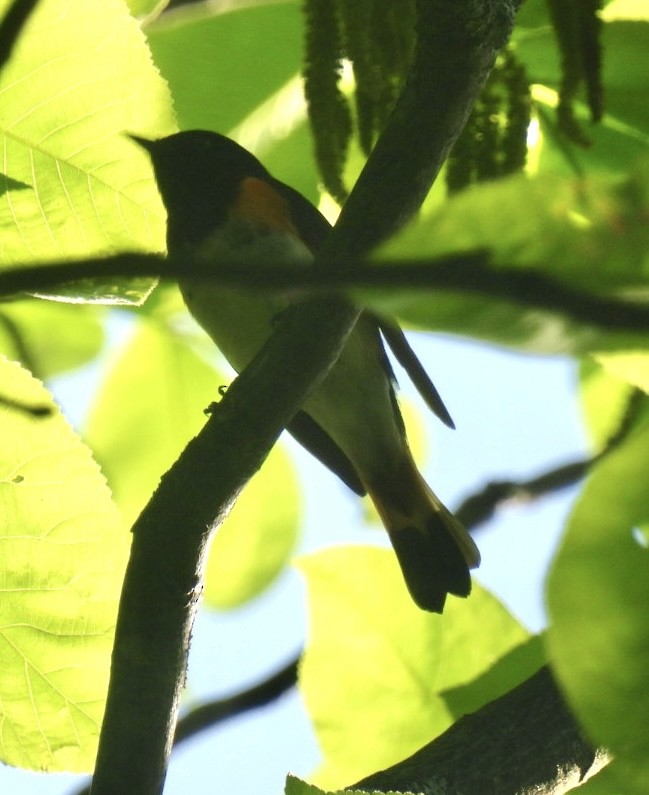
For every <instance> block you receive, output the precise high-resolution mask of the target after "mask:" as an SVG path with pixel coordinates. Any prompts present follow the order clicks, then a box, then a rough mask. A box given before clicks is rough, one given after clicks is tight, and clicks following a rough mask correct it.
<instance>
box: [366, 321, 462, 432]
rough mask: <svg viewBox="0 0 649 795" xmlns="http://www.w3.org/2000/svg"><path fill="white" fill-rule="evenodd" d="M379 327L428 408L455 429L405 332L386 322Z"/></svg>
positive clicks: (445, 423) (382, 322)
mask: <svg viewBox="0 0 649 795" xmlns="http://www.w3.org/2000/svg"><path fill="white" fill-rule="evenodd" d="M379 327H380V329H381V334H383V337H384V339H385V341H386V342H387V343H388V345H389V346H390V350H391V351H392V353H393V354H394V355H395V357H396V359H397V361H398V362H399V364H400V365H401V366H402V367H403V369H404V370H405V371H406V373H408V377H409V378H410V380H411V381H412V383H413V384H414V385H415V387H416V388H417V391H418V392H419V394H420V395H421V396H422V398H423V399H424V401H425V403H426V405H427V406H428V408H429V409H430V410H431V411H432V412H433V414H435V416H437V417H438V418H439V419H440V420H441V421H442V422H443V423H444V425H447V426H448V427H449V428H455V423H454V422H453V420H452V418H451V415H450V414H449V413H448V409H447V408H446V406H445V405H444V402H443V400H442V398H441V396H440V394H439V392H438V391H437V388H436V387H435V384H433V382H432V381H431V380H430V377H429V375H428V373H427V372H426V371H425V370H424V367H423V365H422V363H421V362H420V361H419V359H418V358H417V355H416V354H415V352H414V351H413V349H412V348H411V347H410V343H409V342H408V340H407V339H406V336H405V334H404V333H403V331H402V330H401V329H400V328H399V326H396V325H394V324H392V323H389V322H388V321H385V320H380V321H379Z"/></svg>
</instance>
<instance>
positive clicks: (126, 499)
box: [84, 318, 227, 527]
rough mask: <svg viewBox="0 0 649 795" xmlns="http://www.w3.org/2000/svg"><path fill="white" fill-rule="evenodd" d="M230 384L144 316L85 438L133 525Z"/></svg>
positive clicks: (103, 390) (111, 372)
mask: <svg viewBox="0 0 649 795" xmlns="http://www.w3.org/2000/svg"><path fill="white" fill-rule="evenodd" d="M224 383H227V379H226V378H224V377H223V376H221V375H219V374H218V373H217V372H216V371H215V370H214V368H212V367H210V366H209V365H208V364H207V363H206V362H205V361H203V360H202V359H201V358H199V356H198V355H197V354H195V353H194V352H193V351H192V350H191V348H190V347H188V345H186V344H185V343H183V341H182V340H180V339H179V338H178V337H177V336H176V335H175V334H174V333H173V332H172V331H171V330H170V329H169V328H167V327H166V326H163V325H162V324H160V323H157V322H156V321H155V320H150V319H148V318H140V320H139V322H138V323H137V325H136V328H135V330H134V333H133V335H132V336H131V337H130V338H129V339H128V340H127V342H126V343H125V344H124V345H123V347H122V348H121V350H120V351H119V352H118V354H117V355H116V356H115V358H114V360H113V362H112V364H111V366H110V367H109V369H108V372H107V374H106V376H105V380H104V382H103V384H102V385H101V387H100V389H99V391H98V394H97V398H96V400H95V403H94V405H93V407H92V408H91V411H90V416H89V418H88V421H87V423H86V427H85V429H84V436H85V438H86V439H87V440H88V443H89V444H90V446H91V448H92V449H93V451H94V452H95V455H96V457H97V459H98V460H99V461H100V462H101V465H102V468H103V470H104V472H105V473H106V476H107V478H108V482H109V484H110V487H111V489H112V491H113V495H114V497H115V500H116V502H117V505H118V506H119V508H120V511H121V513H122V516H123V518H124V522H125V524H126V525H127V526H128V527H130V526H131V525H132V524H133V522H134V521H135V519H136V518H137V516H138V515H139V513H140V511H141V510H142V508H143V507H144V506H145V505H146V503H147V501H148V499H149V497H150V496H151V494H152V493H153V491H154V489H155V488H156V486H157V485H158V481H159V479H160V476H161V475H162V474H163V473H164V472H165V471H166V470H167V469H168V468H169V467H170V466H171V464H172V463H173V462H174V461H175V460H176V458H177V457H178V456H179V454H180V453H181V451H182V450H183V448H184V447H185V445H186V444H187V442H188V441H189V440H190V439H191V438H192V437H193V436H195V435H196V434H197V433H198V431H199V430H200V428H201V427H202V426H203V425H204V424H205V415H204V413H203V409H205V408H206V407H207V406H208V405H209V404H210V403H211V402H212V401H214V400H217V399H218V391H217V390H218V387H219V385H221V384H224Z"/></svg>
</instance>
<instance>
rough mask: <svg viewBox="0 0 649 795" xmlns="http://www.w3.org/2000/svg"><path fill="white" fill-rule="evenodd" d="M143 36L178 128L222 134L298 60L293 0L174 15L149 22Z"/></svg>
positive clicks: (298, 27)
mask: <svg viewBox="0 0 649 795" xmlns="http://www.w3.org/2000/svg"><path fill="white" fill-rule="evenodd" d="M147 37H148V40H149V44H150V46H151V51H152V54H153V59H154V61H155V63H156V64H157V66H158V68H159V69H160V71H161V72H162V74H163V75H164V77H165V78H166V79H167V81H168V82H169V85H170V87H171V91H172V93H173V97H174V104H175V108H176V112H177V114H178V123H179V125H180V127H181V129H184V130H188V129H193V128H201V129H209V130H217V131H218V132H222V133H226V132H227V131H228V130H231V129H232V128H233V127H234V126H235V125H237V124H239V123H240V122H242V121H243V120H244V119H245V118H246V117H247V116H248V115H249V114H250V113H251V112H252V111H253V110H254V109H255V108H257V107H258V106H259V105H260V104H261V103H262V102H263V101H264V100H266V99H267V98H268V97H269V96H270V95H271V94H273V93H275V92H276V91H277V90H278V89H279V88H280V87H281V86H283V85H284V84H285V83H286V82H287V81H288V80H289V79H290V78H292V77H293V76H294V75H296V74H297V73H298V72H299V69H300V65H301V60H302V45H301V41H302V16H301V13H300V7H299V4H297V3H273V4H269V5H262V6H252V7H251V6H248V7H245V8H242V9H238V10H235V11H232V10H229V11H228V12H227V13H218V14H216V15H214V16H209V15H202V14H201V15H197V14H196V13H190V12H186V13H184V14H183V13H180V12H175V13H174V14H172V15H169V17H168V18H165V17H164V16H163V17H161V18H159V19H158V20H157V21H156V22H155V23H154V24H153V25H151V26H149V27H148V28H147ZM260 53H263V59H261V58H260Z"/></svg>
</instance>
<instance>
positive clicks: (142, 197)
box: [0, 0, 174, 301]
mask: <svg viewBox="0 0 649 795" xmlns="http://www.w3.org/2000/svg"><path fill="white" fill-rule="evenodd" d="M7 6H8V0H0V13H3V12H4V11H5V10H6V8H7ZM0 92H1V93H2V105H1V107H0V135H1V136H2V145H3V163H4V165H3V171H4V173H5V174H6V175H7V176H8V177H10V178H11V179H12V180H17V181H19V182H22V183H25V184H26V185H28V186H29V188H28V189H22V190H8V191H7V192H5V193H4V195H3V196H2V197H0V228H1V229H2V248H1V250H0V259H1V260H2V262H3V263H4V264H5V265H9V264H13V263H17V262H33V261H42V260H52V259H56V258H70V257H82V256H93V255H97V256H99V255H101V254H106V253H108V252H112V251H115V250H118V249H144V250H151V249H156V250H160V249H162V248H164V211H163V209H162V206H161V202H160V199H159V196H158V193H157V190H156V187H155V183H154V180H153V175H152V170H151V165H150V163H149V161H148V159H147V157H146V155H145V153H144V152H142V151H140V150H139V147H137V146H135V144H133V143H132V142H131V141H129V140H128V139H127V138H126V137H125V133H126V132H142V133H146V132H149V133H150V132H151V131H156V132H158V133H164V132H171V131H172V130H173V128H174V125H173V121H172V113H171V100H170V98H169V95H168V92H167V90H166V87H165V85H164V83H163V82H162V80H161V79H160V76H159V75H158V74H157V72H156V70H155V69H154V67H153V65H152V63H151V60H150V55H149V51H148V49H147V46H146V42H145V39H144V36H143V34H142V32H141V31H140V29H139V27H138V25H137V23H136V21H135V20H134V19H133V18H132V17H131V16H130V14H129V13H128V11H127V9H126V6H125V5H124V4H123V3H121V2H118V0H106V2H101V3H88V2H86V0H41V2H40V3H39V4H38V5H37V7H36V10H35V11H34V13H33V14H32V15H31V16H30V18H29V21H28V24H27V26H26V27H25V30H24V32H23V34H22V35H21V36H20V39H19V41H18V43H17V45H16V48H15V52H14V55H13V57H12V58H11V60H10V61H9V63H8V64H7V65H6V67H5V68H4V69H3V71H2V73H1V74H0ZM145 284H146V285H149V286H150V280H149V281H148V282H146V283H142V284H140V285H139V286H136V287H127V286H123V285H121V284H120V283H119V282H118V281H116V280H109V281H107V283H106V284H105V285H102V284H100V283H97V284H94V285H89V286H88V287H87V288H86V289H85V290H84V288H82V287H81V286H79V287H78V289H75V290H74V291H68V292H67V293H63V292H62V293H61V294H65V295H67V296H70V295H72V296H74V297H75V298H78V299H79V298H83V297H89V298H91V299H93V300H100V299H106V300H108V299H112V300H114V301H118V300H129V301H132V300H135V299H137V298H141V295H142V292H143V291H144V289H145Z"/></svg>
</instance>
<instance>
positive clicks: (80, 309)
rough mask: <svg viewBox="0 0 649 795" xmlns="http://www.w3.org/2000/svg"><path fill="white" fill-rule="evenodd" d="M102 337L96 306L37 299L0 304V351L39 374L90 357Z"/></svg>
mask: <svg viewBox="0 0 649 795" xmlns="http://www.w3.org/2000/svg"><path fill="white" fill-rule="evenodd" d="M103 339H104V334H103V328H102V325H101V323H100V322H99V314H98V311H97V307H89V306H78V305H74V306H69V305H66V304H60V303H54V302H52V301H41V300H38V299H31V300H24V301H13V302H7V303H4V304H0V351H2V352H3V353H4V354H5V355H6V356H7V358H9V359H15V360H18V361H20V362H22V364H23V366H24V367H26V368H27V369H28V370H30V372H31V373H33V374H34V375H37V376H38V377H39V378H47V377H49V376H52V375H57V374H59V373H62V372H65V371H66V370H73V369H75V368H76V367H80V366H81V365H82V364H85V363H86V362H88V361H90V360H91V359H94V357H95V356H97V354H98V353H99V351H100V350H101V346H102V343H103Z"/></svg>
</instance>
